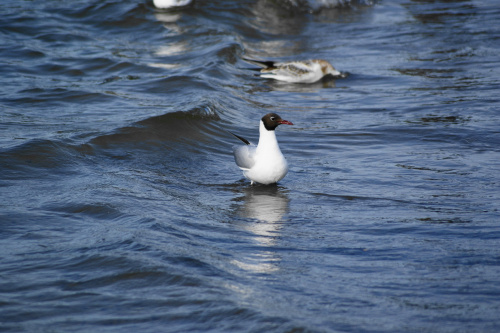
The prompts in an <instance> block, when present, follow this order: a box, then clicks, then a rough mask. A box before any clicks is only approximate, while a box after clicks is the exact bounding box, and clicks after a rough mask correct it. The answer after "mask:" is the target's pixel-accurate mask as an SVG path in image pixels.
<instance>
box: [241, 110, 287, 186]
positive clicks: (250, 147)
mask: <svg viewBox="0 0 500 333" xmlns="http://www.w3.org/2000/svg"><path fill="white" fill-rule="evenodd" d="M266 122H267V123H268V124H269V123H270V124H271V125H267V126H266ZM280 124H286V125H293V124H292V123H291V122H289V121H287V120H282V119H281V117H280V116H278V115H276V114H274V113H270V114H267V115H265V116H264V117H263V118H262V120H261V121H260V126H259V143H258V145H257V146H255V145H254V144H251V143H250V142H248V141H247V140H245V139H243V138H241V137H239V136H236V137H238V138H239V139H240V140H242V141H243V142H245V143H246V145H244V146H235V147H233V152H234V159H235V161H236V164H237V165H238V166H239V167H240V169H241V170H242V171H243V175H244V176H245V177H246V178H248V179H250V180H251V181H252V184H253V183H254V182H257V183H261V184H273V183H276V182H278V181H280V180H281V179H283V177H285V175H286V174H287V172H288V163H287V161H286V159H285V156H283V154H282V153H281V150H280V147H279V145H278V141H277V140H276V132H275V128H276V127H277V126H278V125H280Z"/></svg>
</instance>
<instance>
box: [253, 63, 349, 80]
mask: <svg viewBox="0 0 500 333" xmlns="http://www.w3.org/2000/svg"><path fill="white" fill-rule="evenodd" d="M243 60H245V61H247V62H249V63H252V64H254V65H257V66H260V67H263V68H262V69H261V70H260V72H261V73H262V74H261V75H260V76H261V77H264V78H268V79H275V80H279V81H285V82H291V83H313V82H316V81H319V80H321V79H322V78H323V77H324V76H325V75H333V76H339V77H345V75H344V74H342V73H341V72H339V71H338V70H336V69H335V68H334V67H333V66H332V65H331V64H330V63H329V62H328V61H326V60H321V59H314V60H300V61H287V62H274V61H258V60H253V59H245V58H244V59H243Z"/></svg>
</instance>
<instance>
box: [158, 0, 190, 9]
mask: <svg viewBox="0 0 500 333" xmlns="http://www.w3.org/2000/svg"><path fill="white" fill-rule="evenodd" d="M190 2H191V0H153V4H154V5H155V7H156V8H160V9H167V8H172V7H182V6H186V5H189V3H190Z"/></svg>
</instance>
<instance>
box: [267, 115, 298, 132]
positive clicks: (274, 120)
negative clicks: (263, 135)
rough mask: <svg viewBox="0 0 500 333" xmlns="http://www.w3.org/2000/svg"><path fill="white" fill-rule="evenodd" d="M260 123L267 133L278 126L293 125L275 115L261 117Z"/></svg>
mask: <svg viewBox="0 0 500 333" xmlns="http://www.w3.org/2000/svg"><path fill="white" fill-rule="evenodd" d="M262 122H263V123H264V127H265V128H266V129H267V130H268V131H274V130H275V129H276V127H278V126H279V125H293V124H292V122H290V121H288V120H283V119H281V117H280V116H278V115H277V114H276V113H268V114H266V115H265V116H264V117H262Z"/></svg>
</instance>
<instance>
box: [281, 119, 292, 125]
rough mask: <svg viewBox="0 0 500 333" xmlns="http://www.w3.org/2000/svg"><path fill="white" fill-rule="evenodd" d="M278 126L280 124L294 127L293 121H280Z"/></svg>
mask: <svg viewBox="0 0 500 333" xmlns="http://www.w3.org/2000/svg"><path fill="white" fill-rule="evenodd" d="M278 124H280V125H293V123H292V122H291V121H288V120H279V121H278Z"/></svg>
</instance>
